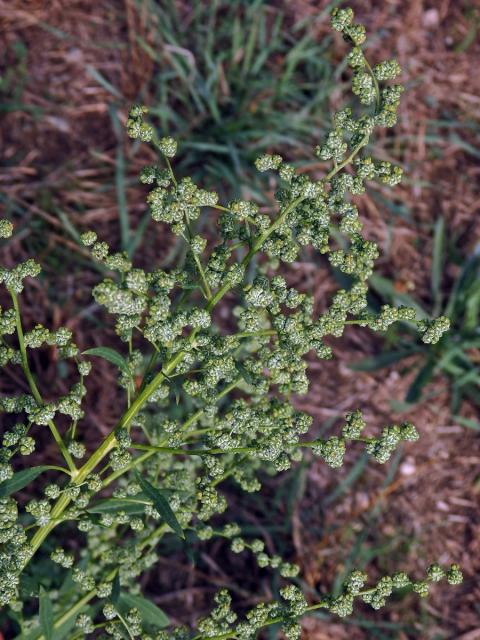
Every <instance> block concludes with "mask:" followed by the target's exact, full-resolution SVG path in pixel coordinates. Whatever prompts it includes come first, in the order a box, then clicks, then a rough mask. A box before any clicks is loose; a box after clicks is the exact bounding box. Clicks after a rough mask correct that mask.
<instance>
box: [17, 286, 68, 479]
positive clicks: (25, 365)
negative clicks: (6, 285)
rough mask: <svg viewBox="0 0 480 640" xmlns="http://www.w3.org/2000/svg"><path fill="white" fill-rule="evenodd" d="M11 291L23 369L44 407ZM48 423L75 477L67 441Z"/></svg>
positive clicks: (36, 398) (18, 306) (31, 389)
mask: <svg viewBox="0 0 480 640" xmlns="http://www.w3.org/2000/svg"><path fill="white" fill-rule="evenodd" d="M9 293H10V296H11V298H12V302H13V308H14V311H15V324H16V328H17V336H18V344H19V347H20V356H21V359H22V370H23V373H24V375H25V377H26V379H27V382H28V386H29V387H30V391H31V392H32V396H33V397H34V399H35V402H36V403H37V404H38V405H39V406H41V407H43V406H45V403H44V401H43V398H42V396H41V395H40V392H39V390H38V387H37V384H36V382H35V380H34V378H33V375H32V372H31V371H30V366H29V364H28V356H27V348H26V346H25V338H24V334H23V326H22V319H21V316H20V305H19V303H18V297H17V294H16V293H15V291H13V290H12V289H9ZM47 424H48V427H49V429H50V431H51V433H52V436H53V438H54V440H55V442H56V443H57V446H58V448H59V449H60V451H61V452H62V455H63V457H64V459H65V462H66V463H67V465H68V468H69V469H70V471H71V475H72V477H75V475H76V473H77V467H76V466H75V463H74V462H73V458H72V456H71V455H70V453H69V451H68V449H67V447H66V446H65V443H64V442H63V439H62V436H61V435H60V433H59V432H58V429H57V427H56V426H55V423H54V422H53V420H49V421H48V423H47Z"/></svg>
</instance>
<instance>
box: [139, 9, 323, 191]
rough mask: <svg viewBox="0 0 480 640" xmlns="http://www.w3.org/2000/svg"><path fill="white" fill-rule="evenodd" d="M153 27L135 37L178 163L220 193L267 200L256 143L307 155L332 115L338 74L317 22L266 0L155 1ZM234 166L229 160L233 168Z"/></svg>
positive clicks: (156, 114)
mask: <svg viewBox="0 0 480 640" xmlns="http://www.w3.org/2000/svg"><path fill="white" fill-rule="evenodd" d="M150 6H151V10H152V11H153V12H154V17H155V19H156V20H157V23H158V27H157V28H156V29H155V30H154V31H153V33H152V36H151V38H153V39H154V40H153V42H152V40H151V39H149V40H148V42H147V40H146V39H144V38H143V37H142V35H141V34H140V35H139V36H138V41H139V44H140V46H141V47H142V49H143V51H144V53H145V55H147V56H149V57H150V58H151V59H152V61H153V63H154V64H155V70H156V71H155V74H154V76H153V77H152V80H151V86H150V93H151V95H152V96H153V100H152V107H151V109H150V114H151V116H152V119H153V120H154V121H155V122H156V123H158V126H159V129H160V130H161V131H167V132H169V133H170V134H171V135H174V136H175V137H177V138H179V140H180V143H181V148H182V149H183V150H184V153H183V154H182V157H181V158H179V160H178V169H179V173H180V174H183V175H185V174H186V175H190V176H191V177H192V178H194V179H195V180H197V179H198V180H200V181H201V182H202V183H203V184H207V185H208V186H210V185H212V184H213V185H215V186H216V187H217V188H218V189H219V190H221V193H222V195H223V194H224V193H227V194H230V195H232V194H233V195H234V196H235V197H239V196H241V194H242V193H244V192H245V193H254V194H255V197H256V198H257V199H258V200H260V201H262V200H263V201H266V200H267V198H266V194H265V190H264V187H263V185H262V181H261V180H260V179H259V177H258V175H257V174H256V173H255V171H253V170H252V169H253V161H254V159H255V157H256V155H258V154H259V153H263V152H265V151H266V150H268V149H272V148H275V149H277V148H282V149H285V148H288V150H289V154H291V155H293V154H294V155H295V158H298V159H301V160H305V159H307V158H309V156H310V147H311V140H312V137H314V138H316V139H319V138H320V137H321V136H322V135H323V134H324V132H325V127H326V126H327V123H328V122H329V113H328V96H329V93H330V90H331V88H332V86H334V84H335V79H334V77H333V73H332V66H331V65H330V64H329V61H328V58H327V57H326V55H325V50H326V47H327V45H328V40H327V39H323V40H321V41H319V38H318V36H317V34H316V29H315V23H314V22H313V24H312V21H310V20H304V21H299V22H297V23H295V22H293V18H292V14H293V12H288V11H285V10H283V9H281V8H280V7H277V6H275V7H273V6H272V4H271V3H270V2H266V1H265V0H255V1H254V2H244V0H218V1H216V2H199V3H196V4H195V7H190V6H189V7H188V11H185V10H184V9H183V8H182V7H181V6H180V5H179V4H178V3H176V2H163V3H161V7H159V6H157V5H156V4H155V3H152V4H151V5H150ZM232 168H233V170H232Z"/></svg>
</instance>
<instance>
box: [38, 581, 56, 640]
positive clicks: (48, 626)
mask: <svg viewBox="0 0 480 640" xmlns="http://www.w3.org/2000/svg"><path fill="white" fill-rule="evenodd" d="M39 601H40V610H39V617H40V627H41V629H42V633H43V635H44V636H45V640H52V638H53V609H52V603H51V602H50V598H49V597H48V594H47V592H46V591H45V589H44V588H43V587H40V593H39Z"/></svg>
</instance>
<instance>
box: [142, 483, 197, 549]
mask: <svg viewBox="0 0 480 640" xmlns="http://www.w3.org/2000/svg"><path fill="white" fill-rule="evenodd" d="M135 477H136V479H137V482H138V484H139V485H140V486H141V488H142V491H143V492H144V493H145V495H146V496H147V497H148V498H150V500H151V501H152V502H153V506H154V507H155V509H156V510H157V511H158V513H159V514H160V515H161V516H162V518H163V519H164V520H165V522H166V523H167V524H168V526H169V527H170V528H171V529H172V530H173V531H174V532H175V533H176V534H177V536H179V537H180V538H183V539H185V533H184V532H183V529H182V527H181V526H180V523H179V522H178V520H177V516H176V515H175V514H174V513H173V511H172V508H171V507H170V505H169V504H168V501H167V499H166V498H165V496H164V495H163V493H161V492H160V490H159V489H156V488H155V487H154V486H153V485H151V484H150V483H149V482H148V481H147V480H145V479H144V478H142V476H141V475H140V474H139V473H138V472H137V473H136V474H135Z"/></svg>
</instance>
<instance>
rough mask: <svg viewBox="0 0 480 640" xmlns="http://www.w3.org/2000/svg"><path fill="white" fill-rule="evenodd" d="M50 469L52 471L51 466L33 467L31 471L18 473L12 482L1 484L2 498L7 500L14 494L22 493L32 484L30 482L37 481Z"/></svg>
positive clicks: (0, 492) (0, 495)
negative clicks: (21, 491)
mask: <svg viewBox="0 0 480 640" xmlns="http://www.w3.org/2000/svg"><path fill="white" fill-rule="evenodd" d="M49 469H51V467H50V466H49V465H42V466H39V467H32V468H31V469H23V470H22V471H17V473H15V474H14V475H13V476H12V477H11V478H10V480H4V481H3V482H2V483H1V484H0V498H5V497H6V496H9V495H11V494H12V493H16V492H17V491H20V489H23V487H26V486H27V484H30V482H32V481H33V480H35V478H36V477H37V476H39V475H40V474H41V473H43V472H44V471H48V470H49Z"/></svg>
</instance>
